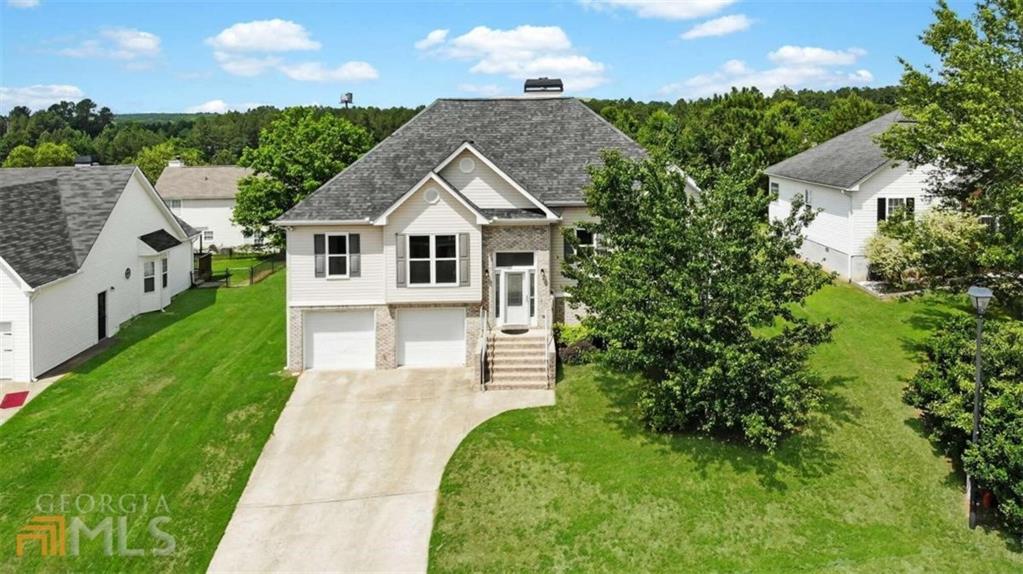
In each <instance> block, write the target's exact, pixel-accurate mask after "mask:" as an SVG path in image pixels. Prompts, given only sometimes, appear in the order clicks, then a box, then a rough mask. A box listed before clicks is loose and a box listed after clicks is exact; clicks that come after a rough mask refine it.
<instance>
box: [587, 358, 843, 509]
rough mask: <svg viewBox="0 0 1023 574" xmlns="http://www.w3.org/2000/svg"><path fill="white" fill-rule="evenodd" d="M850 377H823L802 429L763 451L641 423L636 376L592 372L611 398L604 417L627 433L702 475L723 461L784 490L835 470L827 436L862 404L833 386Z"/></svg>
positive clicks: (729, 440) (763, 483)
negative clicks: (679, 457) (681, 458)
mask: <svg viewBox="0 0 1023 574" xmlns="http://www.w3.org/2000/svg"><path fill="white" fill-rule="evenodd" d="M853 380H854V379H852V378H851V377H831V378H830V379H827V380H826V381H824V382H823V384H822V385H821V390H822V393H823V395H824V400H823V402H822V405H821V407H820V409H819V410H817V411H815V412H813V413H811V415H810V417H809V418H810V420H809V422H808V423H807V426H806V428H804V429H803V430H802V432H800V433H797V434H795V435H792V436H790V437H787V438H786V439H784V440H783V441H782V442H781V443H780V444H779V445H778V447H777V449H776V450H775V451H774V452H767V451H764V450H760V449H757V448H754V447H750V446H748V445H746V444H743V443H742V442H741V441H740V440H738V439H737V438H736V437H728V436H710V435H702V436H701V435H697V434H682V433H676V434H669V433H664V434H662V433H656V432H654V431H652V430H650V429H648V428H647V427H646V426H644V424H643V422H642V413H641V411H640V407H639V398H640V395H641V393H642V387H643V385H644V384H645V383H644V382H643V380H642V379H641V378H640V377H638V376H634V377H627V376H620V375H614V374H611V373H607V372H603V371H601V372H600V374H598V375H597V376H596V383H597V388H598V389H600V391H601V392H602V393H603V394H604V395H605V396H606V397H607V398H608V400H609V401H610V403H611V408H610V410H609V412H608V414H607V416H606V422H607V423H608V424H610V425H613V426H614V427H615V428H617V429H618V430H619V432H621V433H623V435H625V436H626V437H629V438H635V437H640V438H642V439H643V440H646V441H648V442H649V443H651V444H656V445H659V446H660V447H662V448H665V449H669V450H671V451H673V452H677V453H682V454H685V455H686V456H687V457H688V458H689V459H691V460H692V461H693V462H694V463H695V464H696V466H697V468H698V469H699V470H698V472H699V473H700V476H701V478H708V477H711V476H713V475H714V474H715V472H716V469H717V468H718V467H720V466H722V465H726V466H729V467H731V468H732V469H733V470H734V471H736V472H740V473H754V474H755V475H756V476H757V478H758V480H759V482H760V484H761V486H763V487H764V488H766V489H768V490H771V491H774V492H784V491H786V490H787V489H788V488H789V485H790V484H789V483H790V482H791V481H792V480H795V481H801V482H807V481H812V480H814V479H817V478H820V477H822V476H826V475H828V474H830V473H832V472H834V471H835V470H836V468H837V467H838V464H836V457H837V454H836V453H835V452H834V451H833V450H832V449H831V448H830V447H829V446H828V440H827V439H828V437H829V436H830V435H831V434H832V433H833V432H834V431H835V429H837V428H838V427H840V426H843V425H847V424H857V423H856V420H857V417H858V416H859V415H860V414H861V409H860V408H859V407H857V406H855V405H853V404H852V403H851V402H850V401H849V400H848V399H846V398H845V397H843V396H841V395H840V394H838V393H836V392H835V390H836V389H837V388H839V387H841V386H844V385H846V384H848V383H850V382H851V381H853Z"/></svg>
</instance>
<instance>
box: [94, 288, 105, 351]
mask: <svg viewBox="0 0 1023 574" xmlns="http://www.w3.org/2000/svg"><path fill="white" fill-rule="evenodd" d="M96 311H97V313H96V315H97V331H96V334H97V338H98V339H99V340H100V341H102V340H103V339H106V338H107V292H106V291H104V292H102V293H99V294H97V295H96Z"/></svg>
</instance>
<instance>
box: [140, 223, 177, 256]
mask: <svg viewBox="0 0 1023 574" xmlns="http://www.w3.org/2000/svg"><path fill="white" fill-rule="evenodd" d="M139 239H141V240H142V243H145V244H146V245H148V246H149V247H150V248H151V249H152V250H153V251H156V252H157V253H159V252H161V251H166V250H168V249H170V248H171V247H177V246H178V245H181V240H180V239H178V238H177V237H174V236H173V235H171V234H170V233H167V230H166V229H157V230H156V231H150V232H149V233H146V234H144V235H139Z"/></svg>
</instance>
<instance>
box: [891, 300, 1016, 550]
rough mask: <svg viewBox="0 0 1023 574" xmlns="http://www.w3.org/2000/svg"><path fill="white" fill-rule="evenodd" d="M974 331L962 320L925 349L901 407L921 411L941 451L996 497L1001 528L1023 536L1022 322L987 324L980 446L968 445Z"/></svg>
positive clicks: (969, 320) (970, 323)
mask: <svg viewBox="0 0 1023 574" xmlns="http://www.w3.org/2000/svg"><path fill="white" fill-rule="evenodd" d="M975 329H976V323H975V320H974V319H973V318H971V317H959V318H956V319H953V320H950V321H948V322H947V323H946V324H945V325H944V326H943V328H942V329H940V330H939V331H938V332H937V334H936V335H935V336H934V337H932V338H931V339H930V340H929V341H928V342H927V343H926V354H927V362H926V363H925V364H924V366H923V368H921V369H920V371H919V372H918V373H917V374H916V376H915V377H914V378H913V379H912V381H910V384H909V387H908V388H907V389H906V400H907V402H909V403H910V404H911V405H913V406H915V407H918V408H920V409H921V410H923V412H924V417H925V420H926V422H927V426H928V429H929V431H930V432H931V435H932V436H933V437H934V438H935V439H936V440H937V441H938V442H939V443H940V444H941V445H942V446H943V448H944V449H945V450H946V452H947V453H948V454H950V455H952V456H955V457H959V458H961V460H962V462H963V467H964V468H965V469H966V471H967V472H969V473H970V474H971V475H973V476H974V477H976V479H977V482H978V484H979V485H980V487H981V488H985V489H988V490H990V491H992V492H993V493H994V494H995V497H996V498H997V499H998V508H999V511H1000V515H1001V517H1002V518H1003V520H1004V523H1005V525H1006V526H1007V527H1008V528H1009V529H1010V530H1012V531H1015V532H1023V322H1019V321H1011V320H989V321H987V322H986V323H985V328H984V344H983V358H984V393H983V397H984V402H983V405H984V410H983V414H982V416H981V427H980V428H981V431H980V444H979V446H974V445H972V444H970V436H971V434H972V429H973V389H974V352H975V344H976V343H975V340H976V331H975Z"/></svg>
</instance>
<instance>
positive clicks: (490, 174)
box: [440, 150, 536, 209]
mask: <svg viewBox="0 0 1023 574" xmlns="http://www.w3.org/2000/svg"><path fill="white" fill-rule="evenodd" d="M463 158H471V159H472V160H473V161H474V162H475V164H476V167H475V169H473V171H472V172H470V173H464V172H462V170H461V168H460V167H459V163H460V162H461V160H462V159H463ZM440 175H441V177H443V178H444V179H445V180H447V182H448V183H450V184H451V185H452V187H454V188H455V189H457V190H458V191H460V192H462V194H463V195H465V197H467V198H468V199H469V201H471V202H473V203H474V204H475V205H476V206H477V207H480V208H483V209H511V208H524V209H529V208H536V205H535V204H533V202H531V201H530V200H529V199H528V198H527V197H526V196H524V195H522V194H521V193H519V191H518V190H517V189H515V188H514V187H512V185H511V184H510V183H508V181H507V180H506V179H505V178H504V177H502V176H501V175H500V174H498V173H497V172H496V171H494V170H492V169H490V167H488V166H487V165H486V164H485V163H483V161H482V160H480V159H479V158H478V157H476V155H475V154H474V153H472V152H470V151H468V150H465V151H463V152H462V153H460V154H459V155H458V157H456V158H455V159H454V160H452V161H451V163H449V164H448V165H446V166H445V167H444V169H443V170H441V172H440Z"/></svg>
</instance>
